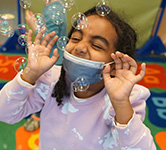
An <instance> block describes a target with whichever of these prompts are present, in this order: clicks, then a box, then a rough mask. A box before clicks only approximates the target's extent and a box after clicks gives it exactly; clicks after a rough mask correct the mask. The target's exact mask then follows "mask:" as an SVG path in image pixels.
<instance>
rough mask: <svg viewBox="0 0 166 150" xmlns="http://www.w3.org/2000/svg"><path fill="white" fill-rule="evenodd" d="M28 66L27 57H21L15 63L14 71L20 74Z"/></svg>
mask: <svg viewBox="0 0 166 150" xmlns="http://www.w3.org/2000/svg"><path fill="white" fill-rule="evenodd" d="M26 66H27V59H26V58H25V57H19V58H18V59H17V60H16V61H15V63H14V69H15V71H16V72H20V71H22V70H24V69H25V67H26Z"/></svg>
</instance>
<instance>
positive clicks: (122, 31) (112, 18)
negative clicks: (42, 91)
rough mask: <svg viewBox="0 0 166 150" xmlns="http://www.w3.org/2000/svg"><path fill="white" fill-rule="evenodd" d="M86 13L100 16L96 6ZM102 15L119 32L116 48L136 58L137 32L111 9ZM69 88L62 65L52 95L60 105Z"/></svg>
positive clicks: (69, 35) (86, 14)
mask: <svg viewBox="0 0 166 150" xmlns="http://www.w3.org/2000/svg"><path fill="white" fill-rule="evenodd" d="M84 14H85V16H86V17H88V16H91V15H98V16H100V15H99V14H98V13H97V12H96V7H93V8H91V9H89V10H88V11H86V12H85V13H84ZM100 17H105V18H106V19H107V20H108V21H109V22H110V23H111V24H112V26H113V27H114V29H115V31H116V33H117V37H118V38H117V39H116V41H115V43H114V44H115V45H114V46H115V49H116V50H118V51H120V52H122V53H125V54H128V55H129V56H131V57H133V58H134V56H135V52H136V42H137V35H136V32H135V31H134V30H133V29H132V28H131V26H130V25H128V24H127V23H126V22H125V21H123V20H122V19H121V18H120V17H119V16H118V15H117V14H116V13H115V12H113V11H111V12H110V13H109V14H107V15H106V16H100ZM74 30H75V28H73V27H72V28H71V30H70V32H69V34H68V38H69V39H70V38H71V35H72V33H73V31H74ZM68 88H69V87H67V84H66V81H65V71H64V69H63V66H62V69H61V75H60V78H59V81H58V82H57V83H56V85H55V87H54V89H53V93H52V97H56V101H57V103H58V106H60V105H62V104H63V103H62V102H63V100H62V98H63V97H64V96H69V95H70V94H69V90H68Z"/></svg>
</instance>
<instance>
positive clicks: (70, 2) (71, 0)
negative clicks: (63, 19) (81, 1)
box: [60, 0, 74, 11]
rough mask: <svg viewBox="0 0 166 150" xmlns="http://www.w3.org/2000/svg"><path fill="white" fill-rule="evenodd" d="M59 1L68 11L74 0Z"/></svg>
mask: <svg viewBox="0 0 166 150" xmlns="http://www.w3.org/2000/svg"><path fill="white" fill-rule="evenodd" d="M60 3H61V5H62V6H63V7H64V8H65V9H67V10H69V11H70V10H71V9H72V6H73V5H74V0H60Z"/></svg>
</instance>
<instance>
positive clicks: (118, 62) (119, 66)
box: [111, 52, 122, 69]
mask: <svg viewBox="0 0 166 150" xmlns="http://www.w3.org/2000/svg"><path fill="white" fill-rule="evenodd" d="M117 54H118V52H116V53H115V54H114V53H112V54H111V57H112V59H113V60H114V62H115V69H122V61H121V60H120V58H119V57H118V56H117Z"/></svg>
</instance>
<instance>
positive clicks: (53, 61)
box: [50, 48, 59, 64]
mask: <svg viewBox="0 0 166 150" xmlns="http://www.w3.org/2000/svg"><path fill="white" fill-rule="evenodd" d="M58 58H59V54H58V50H57V48H55V49H54V51H53V55H52V57H51V58H50V59H51V61H52V63H53V64H55V63H56V61H57V60H58Z"/></svg>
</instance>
